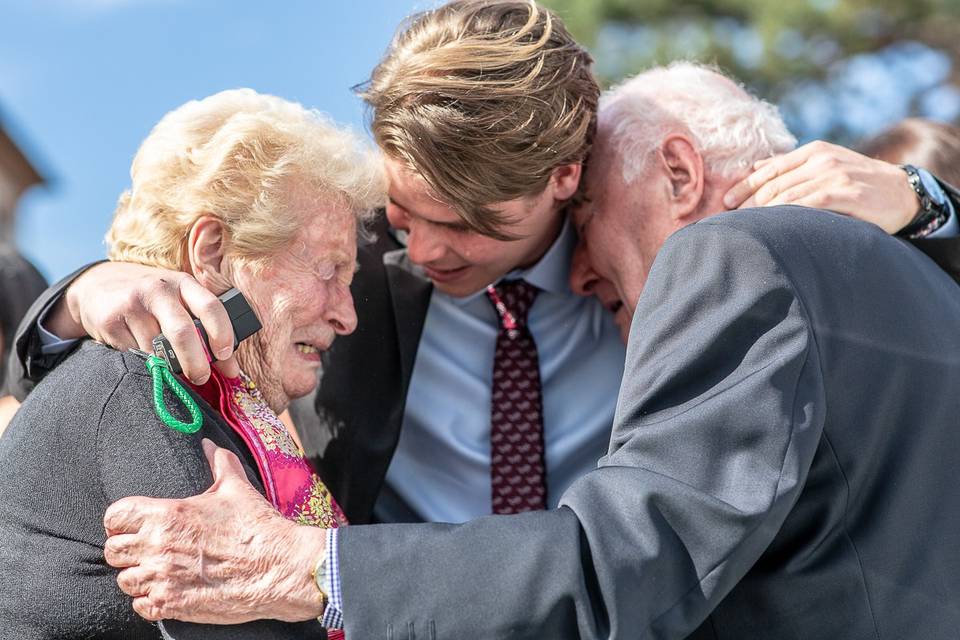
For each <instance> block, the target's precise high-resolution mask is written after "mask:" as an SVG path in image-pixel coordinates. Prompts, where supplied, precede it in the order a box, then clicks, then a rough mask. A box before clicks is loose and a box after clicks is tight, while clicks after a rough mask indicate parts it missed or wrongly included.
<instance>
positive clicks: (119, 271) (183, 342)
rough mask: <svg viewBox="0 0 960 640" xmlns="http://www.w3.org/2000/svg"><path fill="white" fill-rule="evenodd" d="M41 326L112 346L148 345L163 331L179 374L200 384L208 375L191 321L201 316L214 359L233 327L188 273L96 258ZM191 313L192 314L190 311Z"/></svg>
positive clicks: (227, 349)
mask: <svg viewBox="0 0 960 640" xmlns="http://www.w3.org/2000/svg"><path fill="white" fill-rule="evenodd" d="M65 302H66V303H65V304H60V305H57V307H56V308H54V310H53V312H52V313H51V314H50V316H49V317H48V319H47V322H46V326H47V328H48V329H50V330H51V331H52V332H53V333H55V334H56V335H58V336H60V337H61V338H76V337H82V336H84V335H89V336H90V337H91V338H93V339H94V340H98V341H100V342H103V343H104V344H108V345H110V346H112V347H114V348H116V349H121V350H124V349H129V348H130V347H137V348H139V349H142V350H143V351H146V352H148V353H150V352H152V351H153V346H152V342H151V341H152V340H153V338H154V337H155V336H156V335H157V334H159V333H163V335H164V336H166V337H167V339H169V340H170V343H171V344H172V345H173V348H174V350H175V351H176V352H177V355H178V356H179V358H180V361H181V365H182V366H183V372H184V374H185V375H186V376H187V377H188V378H189V379H190V380H192V381H193V382H195V383H197V384H202V383H204V382H206V380H207V378H208V377H209V376H210V365H209V364H208V363H207V358H206V355H205V353H204V348H203V344H202V342H201V340H200V337H199V336H198V335H197V332H196V329H195V328H194V326H193V317H197V318H199V319H200V322H201V324H203V328H204V329H206V331H207V337H208V339H209V341H210V348H211V349H212V350H213V355H214V356H215V358H216V359H217V360H225V359H226V358H228V357H229V356H230V354H231V353H232V351H233V327H232V326H231V325H230V318H229V316H228V315H227V312H226V310H225V309H224V308H223V305H222V304H221V303H220V301H219V300H218V299H217V296H216V295H214V294H213V293H212V292H211V291H208V290H207V289H205V288H204V287H202V286H201V285H200V284H199V283H198V282H197V281H196V280H194V279H193V278H192V277H191V276H190V275H189V274H186V273H183V272H180V271H168V270H166V269H159V268H156V267H147V266H144V265H139V264H130V263H125V262H107V263H104V264H99V265H97V266H95V267H93V268H91V269H90V270H88V271H87V272H85V273H84V274H83V275H81V276H80V277H79V278H77V280H75V281H74V282H73V283H72V284H71V285H70V287H69V288H68V289H67V293H66V298H65ZM191 314H192V316H191Z"/></svg>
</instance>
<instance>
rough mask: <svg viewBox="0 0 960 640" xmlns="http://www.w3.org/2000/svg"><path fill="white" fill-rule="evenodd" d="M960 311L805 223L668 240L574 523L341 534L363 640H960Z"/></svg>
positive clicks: (351, 607) (755, 220) (825, 218)
mask: <svg viewBox="0 0 960 640" xmlns="http://www.w3.org/2000/svg"><path fill="white" fill-rule="evenodd" d="M957 326H960V298H958V296H957V295H956V285H955V284H954V283H953V281H952V280H951V279H950V278H949V277H948V276H947V275H946V274H944V273H943V272H942V271H940V270H939V269H938V268H937V267H936V266H935V265H934V264H933V263H932V262H931V261H930V260H929V259H928V258H927V257H925V256H923V255H922V254H920V253H919V252H918V251H916V250H915V249H913V248H912V247H910V246H908V245H907V244H905V243H903V242H901V241H899V240H897V239H895V238H890V237H888V236H886V235H885V234H883V233H882V232H881V231H880V230H879V229H878V228H877V227H874V226H872V225H867V224H864V223H860V222H857V221H854V220H851V219H848V218H843V217H840V216H836V215H833V214H828V213H825V212H819V211H813V210H802V209H799V208H796V207H791V208H789V209H788V208H771V209H764V210H748V211H742V212H735V213H731V214H725V215H720V216H716V217H713V218H710V219H708V220H706V221H703V222H701V223H699V224H696V225H693V226H692V227H690V228H687V229H685V230H683V231H681V232H679V233H677V234H675V235H674V236H673V237H672V238H671V239H670V240H669V241H668V242H667V243H666V245H665V246H664V248H663V250H662V251H661V253H660V255H659V256H658V258H657V260H656V263H655V264H654V267H653V270H652V272H651V273H650V277H649V280H648V282H647V284H646V289H645V291H644V293H643V295H642V296H641V299H640V301H639V305H638V308H637V311H636V315H635V318H634V323H633V329H632V332H631V339H630V346H629V349H628V353H627V367H626V372H625V378H624V383H623V387H622V389H621V396H620V404H619V408H618V415H617V419H616V423H615V426H614V431H613V436H612V439H611V444H610V449H609V453H608V455H607V456H606V457H604V458H603V459H602V460H601V461H600V464H599V468H598V469H597V470H596V471H594V472H591V473H589V474H588V475H587V476H585V477H584V478H582V479H581V480H580V481H579V482H577V483H576V484H574V485H573V487H571V489H570V490H569V491H568V492H567V493H566V494H565V495H564V497H563V499H562V503H561V504H562V506H561V508H559V509H557V510H555V511H550V512H541V513H531V514H524V515H520V516H493V517H488V518H483V519H480V520H476V521H473V522H470V523H467V524H464V525H442V524H414V525H377V526H353V527H348V528H346V529H344V530H342V531H341V533H340V566H341V574H342V578H343V598H344V603H345V611H344V614H345V616H344V617H345V620H346V623H347V637H354V638H365V639H366V638H383V639H388V640H400V639H410V640H413V638H454V639H458V640H459V639H461V638H684V637H691V638H696V639H698V640H699V639H705V638H771V639H777V640H782V639H785V638H798V639H800V638H802V639H805V640H810V639H817V638H823V639H828V638H829V639H833V638H851V639H857V638H895V639H901V638H924V639H933V638H948V637H949V638H955V637H956V636H957V630H958V629H960V533H958V532H960V492H958V491H956V488H955V484H956V483H955V477H956V469H957V467H958V465H960V429H958V425H957V419H956V416H957V415H960V396H958V394H957V393H956V389H957V388H958V387H960V332H956V331H953V330H952V328H953V327H957Z"/></svg>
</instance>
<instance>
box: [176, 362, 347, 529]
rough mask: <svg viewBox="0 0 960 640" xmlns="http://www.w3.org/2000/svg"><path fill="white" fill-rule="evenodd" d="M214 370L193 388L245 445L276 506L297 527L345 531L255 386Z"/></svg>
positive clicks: (336, 511)
mask: <svg viewBox="0 0 960 640" xmlns="http://www.w3.org/2000/svg"><path fill="white" fill-rule="evenodd" d="M211 369H212V372H213V373H212V375H211V376H210V379H209V380H208V381H207V383H206V384H204V385H203V386H199V387H198V386H194V387H193V388H194V389H195V390H196V391H197V392H198V393H199V394H200V395H201V397H203V399H204V400H206V401H207V402H208V403H210V405H211V406H213V407H214V409H216V410H217V411H219V412H220V415H221V416H223V419H224V420H226V421H227V423H228V424H229V425H230V426H231V427H233V430H234V431H235V432H236V433H237V435H239V436H240V438H241V439H242V440H243V441H244V443H245V444H246V445H247V449H249V450H250V453H252V454H253V457H254V459H255V460H256V462H257V468H258V470H259V472H260V479H261V480H262V481H263V486H264V488H265V489H266V493H267V499H268V500H270V502H271V503H272V504H273V506H274V507H276V508H277V510H278V511H279V512H280V513H282V514H283V515H284V516H285V517H286V518H289V519H290V520H293V521H294V522H297V523H299V524H304V525H310V526H315V527H323V528H325V529H332V528H336V527H341V526H344V525H346V524H347V517H346V516H345V515H344V513H343V511H342V510H341V509H340V506H339V505H338V504H337V501H336V500H334V499H333V496H332V495H331V494H330V491H329V490H328V489H327V487H326V485H324V484H323V480H321V479H320V476H318V475H317V474H316V472H315V471H314V470H313V467H312V466H311V465H310V462H309V461H308V460H307V459H306V458H305V457H304V453H303V449H301V448H300V447H299V446H298V445H297V443H296V442H295V441H294V439H293V437H292V436H291V435H290V433H289V432H288V431H287V428H286V426H284V424H283V423H282V422H280V418H278V417H277V414H275V413H274V412H273V410H272V409H270V407H269V406H267V403H266V401H264V399H263V396H262V395H261V393H260V390H259V389H257V386H256V384H254V382H253V381H252V380H250V378H248V377H247V376H246V374H244V373H241V374H240V376H239V377H237V378H228V377H226V376H224V375H223V374H222V373H220V372H219V371H217V369H216V368H215V367H212V368H211Z"/></svg>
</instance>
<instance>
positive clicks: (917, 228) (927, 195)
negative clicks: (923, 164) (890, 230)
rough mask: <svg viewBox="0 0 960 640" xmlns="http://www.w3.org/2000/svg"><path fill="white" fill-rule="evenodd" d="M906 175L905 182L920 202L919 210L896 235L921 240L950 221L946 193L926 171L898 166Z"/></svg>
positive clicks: (908, 166) (908, 165)
mask: <svg viewBox="0 0 960 640" xmlns="http://www.w3.org/2000/svg"><path fill="white" fill-rule="evenodd" d="M900 168H901V169H903V170H904V171H905V172H906V174H907V182H909V183H910V186H911V187H912V188H913V191H914V193H916V194H917V198H918V199H919V200H920V208H919V209H917V214H916V215H915V216H914V217H913V220H911V221H910V224H908V225H907V226H905V227H904V228H903V229H901V230H900V231H899V232H898V233H897V235H898V236H902V237H905V238H911V239H916V238H923V237H925V236H928V235H930V234H931V233H933V232H934V231H936V230H937V229H939V228H940V227H942V226H943V225H944V223H945V222H946V221H947V220H949V219H950V203H949V201H948V200H947V193H946V192H945V191H944V190H943V187H941V186H940V183H939V182H937V179H936V178H934V177H933V175H932V174H931V173H930V172H929V171H927V170H926V169H918V168H917V167H915V166H913V165H912V164H904V165H900Z"/></svg>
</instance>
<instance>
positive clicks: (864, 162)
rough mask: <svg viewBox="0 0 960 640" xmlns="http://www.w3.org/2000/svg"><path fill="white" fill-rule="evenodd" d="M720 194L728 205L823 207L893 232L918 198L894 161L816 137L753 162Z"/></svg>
mask: <svg viewBox="0 0 960 640" xmlns="http://www.w3.org/2000/svg"><path fill="white" fill-rule="evenodd" d="M753 169H754V171H753V173H751V174H750V175H749V176H747V177H746V178H744V179H743V180H741V181H740V182H739V183H737V184H736V185H734V186H733V188H732V189H730V191H728V192H727V194H726V195H725V196H724V197H723V204H724V205H725V206H726V207H727V208H728V209H734V208H741V209H745V208H747V207H763V206H769V205H780V204H795V205H802V206H806V207H813V208H816V209H827V210H829V211H835V212H837V213H842V214H845V215H848V216H852V217H854V218H859V219H860V220H866V221H867V222H872V223H874V224H876V225H877V226H879V227H880V228H881V229H883V230H884V231H886V232H887V233H896V232H897V231H899V230H900V229H902V228H904V227H905V226H907V225H908V224H910V221H911V220H913V217H914V216H915V215H916V213H917V210H918V209H919V207H920V201H919V199H918V198H917V194H916V193H915V192H914V190H913V188H912V187H911V186H910V183H909V182H908V181H907V174H906V173H904V171H903V170H902V169H901V168H900V167H898V166H897V165H894V164H890V163H889V162H884V161H882V160H874V159H873V158H868V157H867V156H865V155H862V154H859V153H857V152H856V151H851V150H850V149H847V148H845V147H841V146H838V145H835V144H830V143H829V142H823V141H820V140H817V141H814V142H811V143H809V144H805V145H803V146H802V147H800V148H798V149H795V150H793V151H791V152H790V153H785V154H783V155H780V156H774V157H772V158H767V159H765V160H760V161H758V162H756V163H755V164H754V166H753Z"/></svg>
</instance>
